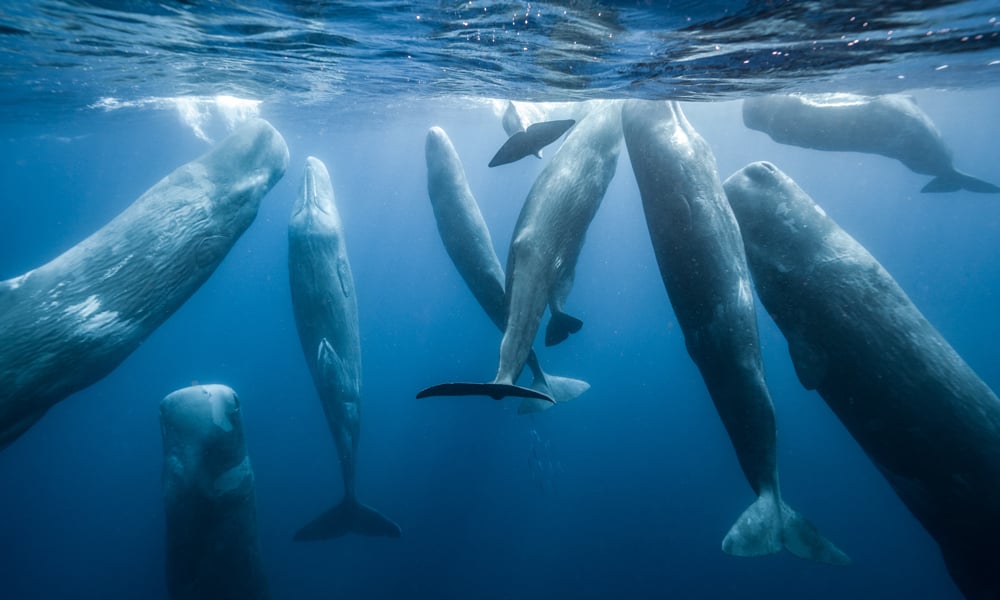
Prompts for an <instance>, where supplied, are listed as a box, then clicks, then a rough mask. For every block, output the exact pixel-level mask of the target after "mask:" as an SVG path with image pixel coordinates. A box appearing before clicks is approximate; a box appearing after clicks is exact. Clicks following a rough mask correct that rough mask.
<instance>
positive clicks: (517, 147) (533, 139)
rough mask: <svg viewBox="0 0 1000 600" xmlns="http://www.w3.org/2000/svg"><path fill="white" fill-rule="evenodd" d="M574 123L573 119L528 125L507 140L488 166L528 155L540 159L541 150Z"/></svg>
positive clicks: (509, 161)
mask: <svg viewBox="0 0 1000 600" xmlns="http://www.w3.org/2000/svg"><path fill="white" fill-rule="evenodd" d="M574 123H576V121H575V120H573V119H561V120H558V121H544V122H542V123H535V124H533V125H529V126H528V128H527V129H525V130H524V131H518V132H516V133H514V134H513V135H511V136H510V137H509V138H507V141H506V142H504V145H503V146H500V149H499V150H497V153H496V154H495V155H493V159H492V160H490V164H489V166H491V167H499V166H500V165H506V164H507V163H512V162H515V161H518V160H521V159H522V158H524V157H525V156H528V155H529V154H534V155H535V156H539V157H541V151H542V148H544V147H545V146H548V145H549V144H551V143H552V142H554V141H556V140H558V139H559V137H560V136H561V135H562V134H564V133H566V131H567V130H568V129H569V128H570V127H572V126H573V124H574Z"/></svg>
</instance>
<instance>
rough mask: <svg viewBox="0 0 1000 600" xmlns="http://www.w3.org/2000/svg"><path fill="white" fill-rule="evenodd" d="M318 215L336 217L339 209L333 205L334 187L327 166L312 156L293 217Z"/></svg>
mask: <svg viewBox="0 0 1000 600" xmlns="http://www.w3.org/2000/svg"><path fill="white" fill-rule="evenodd" d="M317 213H319V214H322V215H329V216H336V213H337V209H336V207H335V206H334V204H333V185H332V184H331V182H330V173H329V172H328V171H327V170H326V165H324V164H323V161H321V160H319V159H318V158H316V157H314V156H310V157H308V158H306V165H305V171H304V173H303V175H302V189H301V192H300V193H299V195H298V197H297V198H296V200H295V205H294V206H293V207H292V217H293V218H294V217H297V216H300V215H303V216H304V215H306V214H317Z"/></svg>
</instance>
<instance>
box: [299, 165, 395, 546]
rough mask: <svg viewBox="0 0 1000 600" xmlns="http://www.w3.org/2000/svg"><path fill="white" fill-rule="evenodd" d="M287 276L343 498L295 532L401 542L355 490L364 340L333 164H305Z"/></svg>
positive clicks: (388, 523) (304, 537)
mask: <svg viewBox="0 0 1000 600" xmlns="http://www.w3.org/2000/svg"><path fill="white" fill-rule="evenodd" d="M288 274H289V283H290V285H291V292H292V308H293V309H294V313H295V326H296V329H297V330H298V333H299V341H300V343H301V344H302V352H303V354H304V355H305V359H306V364H307V365H308V366H309V372H310V374H311V375H312V379H313V383H314V385H315V387H316V392H317V394H318V395H319V399H320V404H321V405H322V407H323V414H324V415H325V417H326V422H327V425H328V427H329V428H330V433H331V435H332V436H333V440H334V444H335V445H336V447H337V456H338V458H339V460H340V472H341V477H342V479H343V483H344V497H343V499H342V500H341V501H340V503H339V504H337V505H336V506H334V507H333V508H331V509H329V510H327V511H326V512H324V513H323V514H322V515H320V516H319V517H317V518H316V519H315V520H313V521H312V522H310V523H309V524H307V525H306V526H305V527H303V528H302V529H300V530H299V531H298V532H297V533H296V534H295V539H296V540H324V539H330V538H335V537H339V536H342V535H345V534H347V533H358V534H362V535H377V536H388V537H399V536H400V528H399V525H397V524H396V523H394V522H393V521H392V520H390V519H389V518H388V517H386V516H384V515H382V514H381V513H379V512H378V511H377V510H375V509H374V508H371V507H369V506H365V505H364V504H362V503H361V502H360V501H359V500H358V497H357V490H356V488H355V474H356V463H355V461H356V457H357V452H358V434H359V433H360V431H361V338H360V335H359V332H358V302H357V297H356V295H355V289H354V275H353V273H352V272H351V264H350V261H349V260H348V257H347V246H346V244H345V242H344V231H343V225H342V223H341V220H340V214H339V213H338V212H337V206H336V204H335V202H334V195H333V185H332V183H331V182H330V174H329V172H328V171H327V169H326V165H324V164H323V163H322V161H320V160H319V159H317V158H314V157H312V156H310V157H309V158H307V159H306V168H305V174H304V176H303V179H302V187H301V190H300V192H299V195H298V198H297V199H296V201H295V205H294V206H293V207H292V217H291V220H290V222H289V225H288Z"/></svg>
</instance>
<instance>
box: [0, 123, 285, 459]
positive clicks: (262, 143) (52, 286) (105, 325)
mask: <svg viewBox="0 0 1000 600" xmlns="http://www.w3.org/2000/svg"><path fill="white" fill-rule="evenodd" d="M287 165H288V147H287V146H286V145H285V141H284V140H283V139H282V137H281V135H280V134H279V133H278V132H277V131H276V130H275V129H274V128H273V127H271V125H270V124H268V123H267V122H266V121H263V120H259V119H256V120H252V121H249V122H247V123H245V124H243V125H242V126H241V127H240V128H239V129H237V130H236V131H235V132H234V133H232V134H231V135H230V136H229V137H228V138H226V139H225V140H223V141H222V142H220V143H219V144H218V145H217V146H215V147H214V148H213V149H212V150H211V151H210V152H208V153H207V154H205V155H204V156H202V157H201V158H199V159H197V160H195V161H192V162H190V163H188V164H186V165H184V166H182V167H180V168H178V169H177V170H175V171H174V172H173V173H171V174H169V175H167V176H166V177H164V178H163V179H162V180H161V181H160V182H159V183H157V184H156V185H154V186H153V187H152V188H150V189H149V190H147V191H146V192H145V193H144V194H143V195H142V196H140V197H139V199H138V200H136V201H135V202H134V203H132V205H131V206H129V207H128V208H127V209H125V210H124V211H123V212H122V213H121V214H119V215H118V216H117V217H115V218H114V219H112V220H111V222H109V223H108V224H107V225H105V226H104V227H102V228H101V229H99V230H98V231H97V232H96V233H94V234H93V235H91V236H90V237H88V238H87V239H85V240H83V241H82V242H80V243H79V244H77V245H76V246H74V247H73V248H70V249H69V250H67V251H66V252H64V253H63V254H62V255H60V256H59V257H57V258H55V259H54V260H52V261H51V262H49V263H47V264H45V265H43V266H41V267H38V268H36V269H34V270H32V271H29V272H27V273H25V274H24V275H21V276H19V277H15V278H14V279H9V280H7V281H3V282H0V448H3V447H5V446H6V445H8V444H10V443H11V442H12V441H13V440H15V439H16V438H17V437H18V436H19V435H21V434H22V433H23V432H24V431H25V430H27V429H28V428H29V427H30V426H31V425H33V424H34V423H35V422H36V421H38V419H40V418H41V417H42V415H44V414H45V411H47V410H48V409H49V408H51V407H52V406H53V405H54V404H56V403H57V402H59V401H61V400H63V399H64V398H66V397H67V396H69V395H70V394H72V393H74V392H77V391H79V390H81V389H83V388H85V387H87V386H89V385H91V384H92V383H94V382H96V381H98V380H99V379H101V378H102V377H104V376H105V375H107V374H108V373H110V372H111V371H112V370H114V369H115V367H117V366H118V365H119V364H120V363H121V362H122V361H123V360H125V358H126V357H128V355H129V354H131V353H132V351H133V350H135V349H136V348H137V347H138V346H139V344H140V343H142V341H143V340H144V339H146V337H147V336H149V334H151V333H152V332H153V331H154V330H155V329H156V328H157V327H159V326H160V325H161V324H162V323H163V322H164V321H166V320H167V318H168V317H169V316H170V315H172V314H173V313H174V311H176V310H177V309H178V308H180V306H181V305H182V304H183V303H184V302H185V301H186V300H187V299H188V298H189V297H191V295H192V294H194V292H195V291H196V290H197V289H198V288H199V287H200V286H201V284H203V283H204V282H205V281H206V280H207V279H208V278H209V276H210V275H211V274H212V273H213V272H214V271H215V268H216V267H218V266H219V264H220V263H221V262H222V259H223V258H225V256H226V253H227V252H229V249H230V248H232V246H233V244H235V243H236V240H237V239H239V237H240V235H241V234H242V233H243V232H244V231H245V230H246V228H247V227H249V226H250V223H252V222H253V220H254V218H255V217H256V215H257V208H258V206H259V205H260V200H261V198H263V197H264V195H265V194H266V193H267V192H268V191H269V190H270V189H271V187H272V186H274V184H275V183H276V182H277V181H278V180H279V179H280V178H281V176H282V175H283V174H284V172H285V168H286V167H287Z"/></svg>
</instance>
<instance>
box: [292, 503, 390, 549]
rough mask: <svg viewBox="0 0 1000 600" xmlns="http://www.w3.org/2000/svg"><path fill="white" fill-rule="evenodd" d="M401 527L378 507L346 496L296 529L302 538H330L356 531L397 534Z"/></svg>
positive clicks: (370, 533)
mask: <svg viewBox="0 0 1000 600" xmlns="http://www.w3.org/2000/svg"><path fill="white" fill-rule="evenodd" d="M401 532H402V530H401V529H400V528H399V525H397V524H396V523H394V522H393V521H392V520H391V519H389V517H386V516H385V515H383V514H382V513H380V512H379V511H377V510H375V509H374V508H372V507H370V506H366V505H364V504H362V503H360V502H358V500H357V498H353V497H350V496H345V497H344V499H343V500H341V501H340V504H338V505H336V506H334V507H333V508H331V509H329V510H328V511H326V512H324V513H323V514H321V515H320V516H318V517H316V518H315V519H314V520H312V521H311V522H310V523H309V524H308V525H306V526H305V527H303V528H302V529H300V530H298V531H297V532H296V533H295V540H296V541H299V542H313V541H319V540H329V539H333V538H337V537H340V536H342V535H346V534H348V533H357V534H359V535H370V536H384V537H392V538H398V537H399V536H400V534H401Z"/></svg>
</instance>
